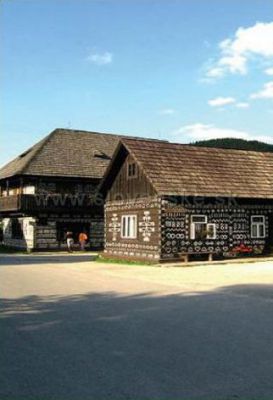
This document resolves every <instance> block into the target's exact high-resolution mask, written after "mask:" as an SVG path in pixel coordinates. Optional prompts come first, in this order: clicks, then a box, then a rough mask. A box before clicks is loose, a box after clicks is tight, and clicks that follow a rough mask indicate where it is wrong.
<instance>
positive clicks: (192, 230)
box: [190, 214, 208, 240]
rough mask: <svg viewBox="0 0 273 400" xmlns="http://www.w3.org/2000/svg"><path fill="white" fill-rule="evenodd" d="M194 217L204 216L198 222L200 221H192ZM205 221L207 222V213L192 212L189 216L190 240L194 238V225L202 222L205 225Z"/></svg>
mask: <svg viewBox="0 0 273 400" xmlns="http://www.w3.org/2000/svg"><path fill="white" fill-rule="evenodd" d="M195 217H198V218H200V217H203V218H204V222H200V221H198V222H194V218H195ZM207 222H208V217H207V215H203V214H194V215H192V216H191V230H190V238H191V240H195V225H196V224H204V225H207Z"/></svg>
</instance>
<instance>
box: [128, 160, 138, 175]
mask: <svg viewBox="0 0 273 400" xmlns="http://www.w3.org/2000/svg"><path fill="white" fill-rule="evenodd" d="M137 172H138V171H137V165H136V163H135V162H130V163H129V164H128V165H127V176H128V178H137Z"/></svg>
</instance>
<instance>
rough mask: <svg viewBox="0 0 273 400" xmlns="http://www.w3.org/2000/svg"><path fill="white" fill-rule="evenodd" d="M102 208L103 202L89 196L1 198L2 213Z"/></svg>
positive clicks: (18, 196) (0, 209)
mask: <svg viewBox="0 0 273 400" xmlns="http://www.w3.org/2000/svg"><path fill="white" fill-rule="evenodd" d="M101 207H102V202H100V201H99V200H98V199H96V200H95V199H94V196H90V195H87V194H77V195H73V194H71V195H70V194H45V195H44V194H40V195H38V194H37V195H35V194H19V195H12V196H7V197H0V213H6V212H14V211H16V212H36V211H45V212H46V211H56V212H57V211H62V212H64V211H83V210H84V211H88V210H94V209H98V208H101Z"/></svg>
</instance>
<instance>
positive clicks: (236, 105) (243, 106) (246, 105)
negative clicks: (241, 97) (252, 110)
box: [235, 102, 249, 108]
mask: <svg viewBox="0 0 273 400" xmlns="http://www.w3.org/2000/svg"><path fill="white" fill-rule="evenodd" d="M235 107H237V108H248V107H249V104H248V103H246V102H241V103H240V102H239V103H236V104H235Z"/></svg>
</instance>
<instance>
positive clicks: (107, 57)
mask: <svg viewBox="0 0 273 400" xmlns="http://www.w3.org/2000/svg"><path fill="white" fill-rule="evenodd" d="M87 60H88V61H89V62H91V63H92V64H96V65H106V64H111V62H112V61H113V54H112V53H109V52H108V51H106V52H104V53H101V54H99V53H91V54H89V56H88V57H87Z"/></svg>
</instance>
